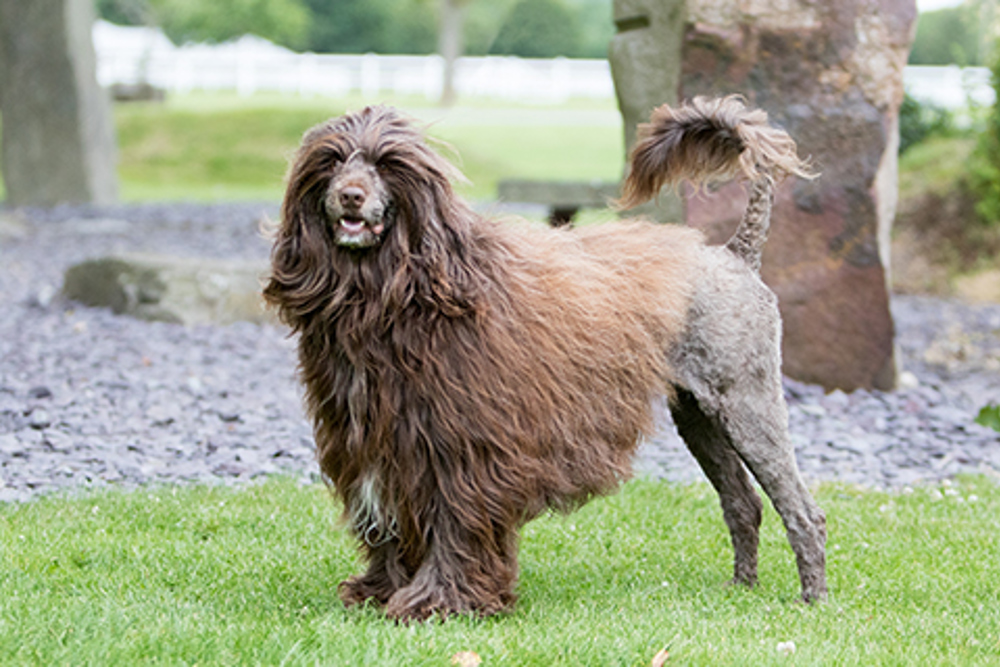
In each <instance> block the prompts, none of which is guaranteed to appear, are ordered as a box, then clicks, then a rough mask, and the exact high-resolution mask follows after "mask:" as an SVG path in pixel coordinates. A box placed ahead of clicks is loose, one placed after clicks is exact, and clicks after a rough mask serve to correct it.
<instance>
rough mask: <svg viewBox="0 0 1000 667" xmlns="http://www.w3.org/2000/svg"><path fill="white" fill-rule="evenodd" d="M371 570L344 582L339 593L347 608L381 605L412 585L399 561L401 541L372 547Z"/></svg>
mask: <svg viewBox="0 0 1000 667" xmlns="http://www.w3.org/2000/svg"><path fill="white" fill-rule="evenodd" d="M367 551H368V570H367V571H366V572H365V573H364V574H360V575H355V576H353V577H348V578H347V579H345V580H344V581H342V582H340V585H339V586H338V587H337V592H338V594H339V595H340V599H341V601H342V602H343V603H344V606H347V607H351V606H354V605H356V604H361V603H363V602H365V601H367V600H372V601H374V602H376V603H377V604H379V605H384V604H385V603H386V602H388V601H389V598H391V597H392V595H393V593H395V592H396V591H397V590H399V589H400V588H402V587H404V586H406V585H407V584H409V583H410V577H409V576H407V574H406V571H405V568H404V567H403V566H402V563H401V562H400V558H399V549H398V540H395V539H392V540H389V541H388V542H385V543H383V544H380V545H378V546H375V547H368V548H367Z"/></svg>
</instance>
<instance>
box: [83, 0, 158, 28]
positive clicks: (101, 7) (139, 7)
mask: <svg viewBox="0 0 1000 667" xmlns="http://www.w3.org/2000/svg"><path fill="white" fill-rule="evenodd" d="M95 6H96V7H97V16H98V17H99V18H102V19H104V20H105V21H110V22H111V23H117V24H118V25H145V24H148V23H149V21H150V18H149V5H148V3H147V2H146V0H95Z"/></svg>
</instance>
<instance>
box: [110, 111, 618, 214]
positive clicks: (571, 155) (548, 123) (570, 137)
mask: <svg viewBox="0 0 1000 667" xmlns="http://www.w3.org/2000/svg"><path fill="white" fill-rule="evenodd" d="M379 101H381V100H379ZM366 102H374V101H366V100H363V99H360V98H348V99H344V98H312V99H305V98H300V97H282V96H277V95H260V96H255V97H251V98H240V97H237V96H236V95H224V94H192V95H185V96H171V97H170V98H169V99H168V101H167V102H166V103H164V104H148V103H133V104H119V105H117V106H116V107H115V125H116V127H117V132H118V145H119V168H118V171H119V176H120V183H121V196H122V199H124V200H126V201H140V200H141V201H154V200H181V199H185V200H199V201H211V200H240V199H244V200H277V199H279V198H280V197H281V194H282V189H283V178H284V175H285V171H286V169H287V166H288V161H289V159H290V157H291V155H292V154H293V152H294V150H295V147H296V146H297V144H298V142H299V139H300V138H301V136H302V133H303V132H304V131H305V130H307V129H308V128H309V127H311V126H312V125H314V124H316V123H318V122H321V121H323V120H325V119H327V118H329V117H331V116H336V115H339V114H341V113H343V112H344V111H345V110H356V109H359V108H361V107H363V106H364V105H365V104H366ZM387 102H388V103H391V104H393V105H394V106H397V107H399V108H400V109H402V110H404V111H405V112H406V113H407V114H409V115H411V116H413V117H414V118H416V119H417V120H418V121H420V122H421V123H425V124H427V127H428V132H429V134H430V135H431V136H433V137H435V138H437V139H440V140H442V141H444V142H446V143H447V144H448V145H450V147H451V150H449V149H448V147H445V150H444V152H445V154H446V155H448V156H449V158H450V159H451V160H452V161H453V162H455V163H456V164H457V165H458V166H459V167H460V168H461V169H462V171H463V172H464V173H465V175H466V176H467V177H468V179H469V181H470V183H469V184H467V185H462V186H460V187H459V190H460V191H461V192H462V194H464V195H465V196H467V197H469V198H471V199H475V200H491V199H494V198H495V196H496V184H497V181H498V180H500V179H503V178H545V179H571V180H590V179H603V180H615V179H617V178H619V176H620V174H621V170H622V165H623V146H622V144H623V139H622V129H621V120H620V117H619V115H618V111H617V108H616V107H615V105H614V102H613V101H610V100H609V101H606V102H576V103H571V104H567V105H564V106H557V107H553V106H527V105H509V106H504V107H497V106H495V105H490V104H487V103H485V102H483V101H476V100H472V101H468V102H463V103H462V104H460V105H459V106H456V107H454V108H452V109H447V110H445V109H441V108H438V107H435V106H432V105H430V104H429V103H428V102H427V101H425V100H423V99H396V100H387Z"/></svg>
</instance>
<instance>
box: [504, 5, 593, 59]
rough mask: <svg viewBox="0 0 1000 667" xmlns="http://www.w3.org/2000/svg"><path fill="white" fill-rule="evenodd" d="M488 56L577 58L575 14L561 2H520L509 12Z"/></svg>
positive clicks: (577, 27) (578, 50)
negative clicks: (490, 54) (492, 54)
mask: <svg viewBox="0 0 1000 667" xmlns="http://www.w3.org/2000/svg"><path fill="white" fill-rule="evenodd" d="M490 53H495V54H498V55H515V56H522V57H525V58H552V57H554V56H567V57H574V56H578V55H579V53H580V32H579V26H578V24H577V15H576V14H575V13H574V12H573V11H572V10H570V8H569V7H567V6H566V4H565V3H564V2H562V0H521V1H520V2H518V3H517V4H516V5H514V7H513V8H512V9H511V11H510V14H509V15H508V16H507V20H506V21H505V22H504V24H503V26H502V27H501V28H500V32H499V34H498V35H497V38H496V41H494V42H493V46H492V48H491V49H490Z"/></svg>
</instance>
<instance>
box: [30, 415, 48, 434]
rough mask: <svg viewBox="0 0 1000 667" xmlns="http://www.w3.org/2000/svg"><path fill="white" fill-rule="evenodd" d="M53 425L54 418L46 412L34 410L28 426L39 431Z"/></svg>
mask: <svg viewBox="0 0 1000 667" xmlns="http://www.w3.org/2000/svg"><path fill="white" fill-rule="evenodd" d="M51 425H52V417H51V416H49V413H48V412H46V411H45V410H32V411H31V414H30V415H28V426H30V427H31V428H33V429H36V430H38V431H40V430H42V429H45V428H48V427H49V426H51Z"/></svg>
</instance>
